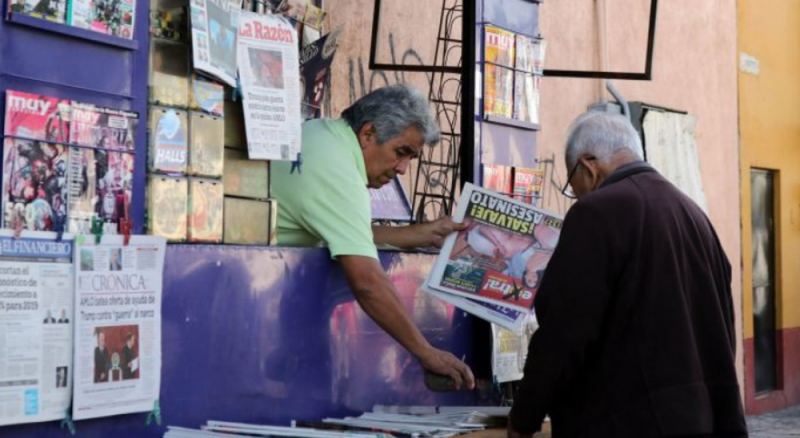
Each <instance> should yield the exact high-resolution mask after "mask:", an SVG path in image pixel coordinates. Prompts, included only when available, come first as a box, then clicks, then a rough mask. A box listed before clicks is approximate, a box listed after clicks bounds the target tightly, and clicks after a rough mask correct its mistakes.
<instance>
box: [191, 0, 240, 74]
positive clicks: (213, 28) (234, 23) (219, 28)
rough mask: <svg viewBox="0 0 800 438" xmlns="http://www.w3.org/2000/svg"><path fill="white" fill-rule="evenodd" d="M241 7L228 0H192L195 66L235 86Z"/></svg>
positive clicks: (193, 58)
mask: <svg viewBox="0 0 800 438" xmlns="http://www.w3.org/2000/svg"><path fill="white" fill-rule="evenodd" d="M240 8H241V7H237V6H236V3H235V2H231V1H228V0H192V2H191V20H190V21H191V24H192V60H193V61H194V68H195V69H196V70H199V71H202V72H205V73H208V74H210V75H212V76H214V77H216V78H218V79H219V80H221V81H222V82H225V83H226V84H228V85H229V86H231V87H234V88H235V87H236V45H237V42H236V38H237V36H236V33H237V30H238V28H239V12H240Z"/></svg>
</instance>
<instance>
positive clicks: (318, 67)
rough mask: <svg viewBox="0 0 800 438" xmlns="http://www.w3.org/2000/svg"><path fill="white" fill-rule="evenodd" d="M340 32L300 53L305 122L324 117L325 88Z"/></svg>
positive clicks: (334, 32) (325, 37) (328, 35)
mask: <svg viewBox="0 0 800 438" xmlns="http://www.w3.org/2000/svg"><path fill="white" fill-rule="evenodd" d="M339 34H340V31H338V30H335V31H333V32H331V33H329V34H327V35H325V36H323V37H322V38H320V39H318V40H317V41H315V42H313V43H311V44H309V45H307V46H306V47H304V48H303V50H301V51H300V89H301V90H303V108H302V111H303V114H302V115H303V120H310V119H318V118H320V117H322V104H323V100H324V99H325V86H326V84H327V83H328V76H329V72H330V69H331V64H332V63H333V56H334V54H335V53H336V44H337V40H338V35H339Z"/></svg>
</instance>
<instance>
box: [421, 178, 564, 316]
mask: <svg viewBox="0 0 800 438" xmlns="http://www.w3.org/2000/svg"><path fill="white" fill-rule="evenodd" d="M453 219H454V220H455V221H457V222H463V223H465V224H466V225H467V228H466V229H465V230H462V231H459V232H458V233H454V234H451V235H450V236H449V237H448V238H447V240H445V244H444V247H443V248H442V251H441V253H440V254H439V258H438V259H437V261H436V264H435V265H434V267H433V270H432V272H431V276H430V279H429V281H428V286H429V287H431V288H433V289H436V290H438V291H441V292H446V293H450V294H455V295H458V296H462V297H466V298H470V299H473V300H477V301H483V302H487V303H492V304H499V305H502V306H504V307H509V308H511V309H515V310H520V311H522V312H526V313H530V312H531V310H532V308H533V299H534V296H535V294H536V290H537V289H538V287H539V282H540V281H541V279H542V277H543V275H544V270H545V268H546V267H547V263H548V262H549V261H550V257H551V255H552V251H553V249H554V248H555V245H556V242H557V241H558V236H559V234H560V232H561V226H562V222H563V219H562V218H561V217H560V216H556V215H553V214H551V213H549V212H546V211H544V210H540V209H537V208H535V207H533V206H531V205H530V204H525V203H522V202H519V201H516V200H513V199H511V198H508V197H506V196H502V195H499V194H497V193H494V192H492V191H489V190H486V189H482V188H479V187H475V186H473V185H472V184H467V185H466V186H465V187H464V190H463V192H462V195H461V198H460V201H459V204H458V211H457V213H456V214H455V217H454V218H453Z"/></svg>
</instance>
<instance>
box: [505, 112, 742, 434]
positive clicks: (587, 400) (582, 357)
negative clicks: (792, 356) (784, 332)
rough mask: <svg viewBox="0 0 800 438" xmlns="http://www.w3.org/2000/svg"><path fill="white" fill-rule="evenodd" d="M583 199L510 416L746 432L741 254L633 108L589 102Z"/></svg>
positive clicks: (577, 172)
mask: <svg viewBox="0 0 800 438" xmlns="http://www.w3.org/2000/svg"><path fill="white" fill-rule="evenodd" d="M566 167H567V169H568V171H569V173H568V181H567V186H566V187H565V189H564V192H565V193H566V194H568V195H573V196H575V197H577V199H578V201H577V202H576V203H575V205H574V206H573V207H572V208H571V209H570V210H569V212H568V213H567V215H566V218H565V220H564V227H563V229H562V232H561V238H560V241H559V243H558V245H557V247H556V249H555V252H554V253H553V257H552V259H551V260H550V263H549V265H548V267H547V272H546V273H545V275H544V279H543V281H542V284H541V285H540V288H539V291H538V294H537V295H536V299H535V303H534V306H535V309H536V316H537V318H538V322H539V325H540V326H539V330H538V331H537V332H536V333H535V334H534V335H533V337H532V339H531V342H530V345H529V349H528V357H527V362H526V364H525V376H524V378H523V380H522V381H521V383H520V386H519V390H518V392H517V394H516V396H515V398H514V407H513V409H512V411H511V414H510V418H509V420H510V421H509V429H508V435H509V437H511V438H519V437H526V436H527V437H529V436H531V435H532V434H533V433H534V432H535V431H537V430H538V429H539V428H540V426H541V424H542V420H543V419H544V418H545V416H546V415H548V414H549V415H550V419H551V420H552V431H553V437H556V438H563V437H588V436H592V437H614V438H624V437H635V438H644V437H669V436H675V437H677V436H682V437H689V436H691V437H712V436H713V437H723V436H724V437H745V436H747V428H746V425H745V421H744V416H743V413H742V402H741V399H740V396H739V385H738V382H737V379H736V369H735V367H734V356H735V351H736V336H735V331H734V306H733V301H732V297H731V266H730V264H729V262H728V258H727V257H726V255H725V252H724V251H723V249H722V246H721V245H720V242H719V239H718V238H717V234H716V232H715V231H714V227H713V226H712V225H711V222H710V221H709V219H708V218H707V217H706V215H705V214H704V213H703V211H702V210H701V209H700V208H699V207H698V206H697V205H696V204H695V203H694V202H693V201H692V200H691V199H689V198H688V197H687V196H686V195H684V194H683V193H681V191H680V190H678V189H677V188H676V187H675V186H673V185H672V184H671V183H670V182H669V181H667V180H666V179H665V178H664V177H662V176H661V175H660V174H659V173H658V172H656V170H655V169H653V168H652V167H650V166H649V165H648V164H646V163H645V162H643V161H642V144H641V141H640V140H639V136H638V135H637V133H636V131H635V130H634V129H633V127H632V126H631V124H630V122H629V121H628V119H626V118H625V117H622V116H618V115H608V114H605V113H588V114H585V115H583V116H582V117H580V118H579V119H578V120H577V121H576V122H575V123H574V124H573V126H572V129H571V132H570V134H569V136H568V139H567V150H566Z"/></svg>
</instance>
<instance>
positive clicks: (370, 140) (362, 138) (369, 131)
mask: <svg viewBox="0 0 800 438" xmlns="http://www.w3.org/2000/svg"><path fill="white" fill-rule="evenodd" d="M358 143H359V144H360V145H361V149H365V148H366V147H367V146H369V145H370V144H377V143H378V139H377V133H376V132H375V125H374V124H372V122H367V123H364V125H362V126H361V129H359V130H358Z"/></svg>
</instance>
